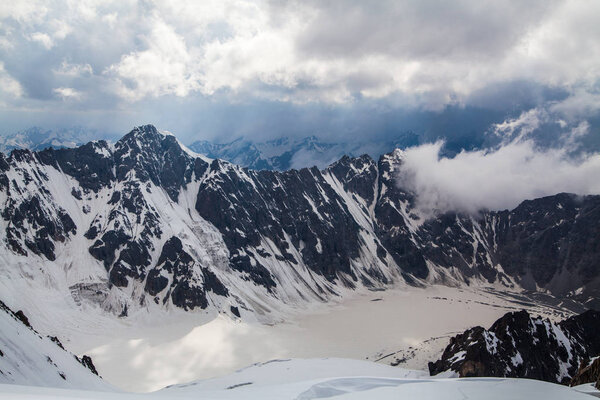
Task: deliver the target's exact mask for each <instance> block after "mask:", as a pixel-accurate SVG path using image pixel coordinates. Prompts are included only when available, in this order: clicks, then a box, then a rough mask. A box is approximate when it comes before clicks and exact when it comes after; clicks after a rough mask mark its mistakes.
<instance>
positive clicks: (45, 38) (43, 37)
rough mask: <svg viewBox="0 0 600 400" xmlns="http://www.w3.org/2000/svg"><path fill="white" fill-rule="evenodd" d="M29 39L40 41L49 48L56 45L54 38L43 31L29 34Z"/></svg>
mask: <svg viewBox="0 0 600 400" xmlns="http://www.w3.org/2000/svg"><path fill="white" fill-rule="evenodd" d="M29 39H30V40H31V41H33V42H38V43H40V44H41V45H42V46H44V47H45V48H46V49H47V50H50V49H51V48H52V46H54V41H53V40H52V38H51V37H50V36H49V35H48V34H46V33H43V32H34V33H32V34H31V35H30V36H29Z"/></svg>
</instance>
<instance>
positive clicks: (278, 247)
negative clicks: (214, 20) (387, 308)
mask: <svg viewBox="0 0 600 400" xmlns="http://www.w3.org/2000/svg"><path fill="white" fill-rule="evenodd" d="M402 154H403V153H402V151H401V150H396V151H394V152H392V153H390V154H387V155H384V156H382V157H381V158H380V159H379V160H378V161H375V160H373V159H372V158H371V157H369V156H367V155H364V156H360V157H356V158H350V157H348V156H345V157H342V158H341V159H340V160H339V161H337V162H335V163H333V164H331V165H330V166H329V167H327V168H325V169H323V170H319V169H318V168H316V167H313V168H304V169H300V170H289V171H284V172H277V171H267V170H262V171H256V170H250V169H247V168H242V167H239V166H236V165H234V164H231V163H228V162H226V161H222V160H211V159H208V158H206V157H203V156H200V155H198V154H195V153H193V152H191V151H190V150H188V149H187V148H185V146H183V145H181V144H180V143H179V142H178V140H177V139H176V138H175V137H174V136H172V135H170V134H165V133H161V132H159V131H158V130H156V128H154V127H153V126H151V125H146V126H140V127H137V128H135V129H133V130H132V131H131V132H130V133H128V134H127V135H125V136H124V137H123V138H122V139H120V140H119V141H118V142H116V143H115V144H114V145H113V144H109V143H107V142H104V141H97V142H90V143H87V144H85V145H83V146H80V147H76V148H73V149H46V150H44V151H40V152H32V151H29V150H15V151H13V152H12V153H11V154H10V155H7V156H5V155H0V201H1V202H2V214H1V215H2V219H1V221H0V235H1V239H2V240H1V244H0V247H1V251H0V256H1V257H2V261H3V266H2V267H1V268H2V269H1V270H0V273H1V274H2V276H3V277H7V278H9V279H8V280H7V282H11V285H12V286H10V287H9V286H8V283H7V286H6V291H4V293H6V295H7V296H10V295H11V293H12V292H15V293H16V292H17V291H18V290H31V289H28V285H29V283H28V282H31V281H32V280H33V281H36V282H38V283H39V282H44V283H43V284H44V285H46V286H45V287H47V288H49V290H56V291H59V292H60V293H62V294H63V295H66V296H65V298H66V299H68V300H65V301H69V302H71V303H72V304H74V305H75V306H81V304H93V305H98V306H100V307H101V308H103V309H104V310H108V311H111V312H113V313H115V314H116V315H121V316H127V315H129V314H130V313H131V312H136V311H137V310H147V309H150V308H153V307H158V308H161V309H165V308H166V309H170V308H173V307H174V308H177V309H182V310H194V309H207V310H208V309H210V310H215V311H220V312H225V313H227V314H229V315H231V316H232V317H233V318H237V317H241V318H250V319H258V320H269V319H270V318H272V317H273V315H275V314H276V311H277V309H278V308H280V307H284V306H294V305H297V304H305V303H307V302H311V301H324V300H326V299H329V298H331V297H335V296H338V295H342V294H343V293H345V292H346V291H350V290H353V289H356V288H359V287H367V288H385V287H387V286H388V285H392V284H405V283H407V284H411V285H426V284H432V283H441V284H450V285H463V284H499V285H504V286H506V287H507V288H519V287H522V288H528V289H536V290H547V291H549V292H551V293H553V294H555V295H557V296H570V297H573V298H575V299H577V300H580V301H581V302H582V303H585V304H586V305H587V306H588V307H592V306H593V305H594V304H597V302H598V299H599V298H600V296H598V290H599V288H600V274H599V273H598V270H599V269H598V265H599V264H600V248H599V247H598V243H600V224H598V221H600V196H585V197H579V196H576V195H571V194H558V195H556V196H550V197H546V198H542V199H536V200H530V201H526V202H523V203H522V204H521V205H519V206H518V207H517V208H515V209H514V210H512V211H498V212H496V211H490V212H482V213H481V215H479V216H470V215H461V214H454V213H448V214H444V215H439V216H437V217H436V218H432V219H426V218H425V217H424V216H422V215H421V214H420V213H419V210H418V209H417V207H416V205H415V204H416V197H415V196H416V195H415V194H414V193H412V192H410V191H408V190H406V189H404V188H402V187H399V186H398V185H397V182H396V174H397V171H398V170H399V169H400V168H402V163H403V161H402ZM15 282H16V283H15ZM3 290H4V289H3ZM17 298H18V296H13V298H12V301H18V300H16V299H17ZM233 310H236V311H235V312H234V311H233Z"/></svg>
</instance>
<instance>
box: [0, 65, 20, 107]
mask: <svg viewBox="0 0 600 400" xmlns="http://www.w3.org/2000/svg"><path fill="white" fill-rule="evenodd" d="M23 93H24V91H23V87H22V86H21V84H20V83H19V81H17V80H16V79H14V78H13V77H12V76H10V75H9V74H8V72H6V70H5V69H4V63H2V62H0V97H1V98H3V99H4V100H8V98H18V97H21V96H23Z"/></svg>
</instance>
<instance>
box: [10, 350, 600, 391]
mask: <svg viewBox="0 0 600 400" xmlns="http://www.w3.org/2000/svg"><path fill="white" fill-rule="evenodd" d="M17 397H18V398H19V399H22V400H31V399H41V400H48V399H57V398H65V399H88V400H89V399H108V400H111V399H112V400H136V399H148V400H151V399H157V400H160V399H198V398H202V399H261V400H262V399H298V400H308V399H324V398H335V399H398V398H407V399H457V400H458V399H461V400H463V399H484V400H488V399H489V400H491V399H544V400H562V399H573V400H577V399H590V398H591V397H589V395H587V394H583V393H579V392H576V391H575V390H573V389H571V388H568V387H566V386H560V385H555V384H551V383H545V382H539V381H532V380H525V379H502V378H472V379H466V378H463V379H454V378H450V379H435V378H427V377H425V376H424V374H423V373H421V372H416V371H410V370H405V369H400V368H394V367H388V366H384V365H381V364H375V363H371V362H367V361H356V360H344V359H318V360H317V359H313V360H274V361H271V362H267V363H263V364H256V365H253V366H251V367H248V368H245V369H243V370H240V371H238V372H236V373H233V374H231V375H228V376H225V377H222V378H216V379H211V380H205V381H198V382H195V383H191V384H186V385H178V386H173V387H170V388H166V389H163V390H161V391H159V392H154V393H148V394H131V393H106V392H105V393H101V392H86V391H79V390H65V389H48V388H38V387H29V386H17V385H0V399H14V398H17Z"/></svg>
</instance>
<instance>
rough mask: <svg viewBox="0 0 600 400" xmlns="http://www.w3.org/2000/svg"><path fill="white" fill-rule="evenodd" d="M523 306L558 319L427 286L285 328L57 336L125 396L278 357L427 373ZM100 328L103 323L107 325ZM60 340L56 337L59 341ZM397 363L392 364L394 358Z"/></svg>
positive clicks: (189, 318) (319, 309)
mask: <svg viewBox="0 0 600 400" xmlns="http://www.w3.org/2000/svg"><path fill="white" fill-rule="evenodd" d="M522 308H526V309H528V310H529V311H531V312H532V313H534V314H539V315H543V316H545V317H550V318H551V319H562V318H564V317H567V316H569V315H570V314H569V313H568V311H566V310H560V309H556V308H552V307H549V306H542V305H535V304H534V303H531V304H529V305H526V304H524V303H522V302H519V303H517V302H516V301H513V300H511V297H509V296H502V295H501V294H500V293H497V292H494V291H491V290H489V291H488V290H485V289H481V288H479V289H469V288H464V289H462V288H451V287H445V286H432V287H428V288H425V289H419V288H402V289H401V290H400V289H398V290H389V291H385V292H371V291H366V292H364V291H363V292H360V293H356V294H355V295H354V296H353V297H350V298H348V299H346V300H344V301H343V302H342V303H338V304H336V305H330V304H322V305H315V306H314V307H313V308H312V309H310V310H307V311H306V313H305V314H296V315H291V316H290V318H289V320H288V321H287V322H285V323H279V324H275V325H264V324H260V323H258V322H252V321H250V322H249V321H241V320H232V319H231V318H230V317H228V316H223V315H219V316H217V317H216V318H214V319H212V320H211V321H210V322H208V323H207V317H208V316H207V315H205V314H203V313H185V312H181V313H172V314H168V315H165V316H163V317H161V320H160V321H159V322H157V321H156V320H155V319H150V316H148V318H149V319H148V320H142V319H140V320H136V321H129V320H124V321H122V322H114V321H113V322H111V323H109V324H108V325H106V326H105V327H104V328H99V327H98V325H96V328H98V329H97V330H96V332H95V334H93V335H91V334H85V335H82V334H80V333H78V332H77V331H76V328H75V330H74V331H72V332H65V333H66V334H67V336H68V339H69V340H63V342H64V343H65V345H66V346H67V347H68V348H69V349H71V350H72V351H75V352H77V353H80V354H83V353H85V354H89V355H91V356H92V358H93V360H94V363H95V365H96V367H97V369H98V371H99V373H100V375H102V376H103V377H104V378H105V379H106V380H107V381H108V382H110V383H111V384H113V385H116V386H117V387H120V388H122V389H125V390H128V391H151V390H158V389H160V388H162V387H165V386H167V385H172V384H177V383H182V382H189V381H193V380H196V379H205V378H211V377H214V376H220V375H224V374H228V373H231V372H233V371H235V370H237V369H239V368H242V367H244V366H247V365H249V364H253V363H257V362H264V361H266V360H271V359H276V358H319V357H341V358H352V359H358V360H365V359H369V360H372V361H379V362H381V363H386V364H394V365H400V366H401V367H406V368H410V369H419V370H426V368H427V362H428V361H432V360H434V359H436V358H437V357H438V356H439V355H440V353H441V352H442V350H443V348H444V347H445V346H446V345H447V343H448V340H449V338H450V337H451V336H454V335H455V334H456V333H459V332H463V331H464V330H465V329H468V328H470V327H473V326H475V325H482V326H485V327H489V326H490V325H491V324H492V323H493V322H494V321H495V320H496V319H498V318H499V317H501V316H502V315H503V314H504V313H506V312H507V311H515V310H520V309H522ZM107 322H108V321H107ZM61 339H62V338H61ZM399 360H400V361H401V362H398V361H399Z"/></svg>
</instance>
